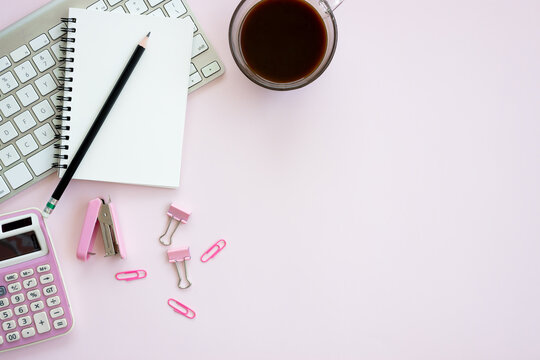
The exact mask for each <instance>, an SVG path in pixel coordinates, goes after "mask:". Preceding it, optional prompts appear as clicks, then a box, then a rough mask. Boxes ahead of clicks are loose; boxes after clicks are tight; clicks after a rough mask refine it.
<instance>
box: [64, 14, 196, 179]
mask: <svg viewBox="0 0 540 360" xmlns="http://www.w3.org/2000/svg"><path fill="white" fill-rule="evenodd" d="M69 16H70V17H72V18H76V19H77V22H76V23H74V24H72V25H70V27H73V28H75V29H76V32H75V33H73V34H72V37H74V38H75V39H76V41H75V43H73V44H69V45H67V46H68V47H73V48H74V49H75V52H74V53H73V54H72V56H73V58H74V62H73V63H67V66H72V67H73V69H74V71H73V74H72V76H73V82H72V83H71V85H69V84H66V85H68V86H71V87H72V88H73V90H72V93H71V94H70V93H66V96H71V97H72V101H71V102H68V103H65V104H64V106H70V107H71V111H70V112H66V113H65V114H64V115H69V116H70V117H71V121H69V122H65V125H69V126H70V130H69V131H67V132H66V133H65V135H69V140H66V141H63V144H64V145H68V146H69V149H68V150H63V152H62V154H67V155H68V157H69V159H72V157H73V156H74V154H75V151H76V150H77V149H78V147H79V145H80V143H81V142H82V140H83V139H84V137H85V135H86V133H87V132H88V129H89V128H90V126H91V125H92V123H93V121H94V119H95V118H96V116H97V114H98V113H99V111H100V109H101V107H102V106H103V104H104V103H105V100H106V99H107V97H108V95H109V93H110V91H111V90H112V88H113V86H114V84H115V83H116V80H117V79H118V77H119V76H120V74H121V73H122V70H123V69H124V67H125V65H126V64H127V62H128V60H129V58H130V57H131V55H132V54H133V51H134V50H135V48H136V46H137V44H138V43H139V42H140V40H141V39H142V38H143V37H144V36H145V35H146V34H147V33H148V32H149V31H151V32H152V33H151V35H150V38H149V41H148V45H147V47H146V51H145V52H144V54H143V55H142V57H141V59H140V61H139V63H138V65H137V67H136V68H135V70H134V71H133V73H132V74H131V77H130V79H129V81H128V82H127V84H126V85H125V87H124V90H123V91H122V93H121V94H120V96H119V98H118V100H117V101H116V104H115V105H114V107H113V109H112V110H111V112H110V113H109V116H108V117H107V119H106V120H105V123H104V124H103V126H102V127H101V130H100V131H99V133H98V135H97V137H96V138H95V140H94V142H93V143H92V145H91V147H90V149H89V150H88V152H87V153H86V156H85V157H84V159H83V161H82V163H81V165H80V166H79V169H78V170H77V171H76V173H75V176H74V178H76V179H84V180H96V181H110V182H118V183H127V184H140V185H150V186H160V187H177V186H178V185H179V183H180V163H181V158H182V140H183V135H184V121H185V114H186V100H187V91H188V78H189V64H190V59H191V47H192V40H193V39H192V36H193V29H192V27H191V25H190V23H189V22H187V21H184V20H180V19H170V18H155V17H151V16H139V15H128V14H117V13H105V12H97V11H91V10H83V9H69ZM70 35H71V34H70ZM70 55H71V54H70V53H68V57H70ZM67 76H71V74H68V75H67ZM67 162H68V163H69V160H67ZM63 173H64V171H61V172H60V176H62V175H63Z"/></svg>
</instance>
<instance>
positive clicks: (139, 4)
mask: <svg viewBox="0 0 540 360" xmlns="http://www.w3.org/2000/svg"><path fill="white" fill-rule="evenodd" d="M126 7H127V9H128V11H129V12H130V13H131V14H137V15H140V14H142V13H143V12H145V11H146V10H148V7H147V6H146V4H145V3H144V0H129V1H127V2H126Z"/></svg>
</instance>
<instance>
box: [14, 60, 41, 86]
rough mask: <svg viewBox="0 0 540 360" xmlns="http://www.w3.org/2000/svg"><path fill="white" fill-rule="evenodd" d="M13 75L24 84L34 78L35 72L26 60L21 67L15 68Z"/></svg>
mask: <svg viewBox="0 0 540 360" xmlns="http://www.w3.org/2000/svg"><path fill="white" fill-rule="evenodd" d="M15 74H17V77H18V78H19V80H20V81H21V82H22V83H23V84H24V83H25V82H27V81H28V80H30V79H33V78H34V77H36V75H37V72H36V70H34V67H33V66H32V65H31V64H30V61H28V60H26V61H25V62H23V63H22V64H21V65H19V66H17V67H15Z"/></svg>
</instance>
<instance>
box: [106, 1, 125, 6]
mask: <svg viewBox="0 0 540 360" xmlns="http://www.w3.org/2000/svg"><path fill="white" fill-rule="evenodd" d="M120 1H122V0H107V2H108V3H109V5H111V6H114V5H116V4H118V3H119V2H120Z"/></svg>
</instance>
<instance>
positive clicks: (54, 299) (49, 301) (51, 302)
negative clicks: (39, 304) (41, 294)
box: [47, 296, 60, 307]
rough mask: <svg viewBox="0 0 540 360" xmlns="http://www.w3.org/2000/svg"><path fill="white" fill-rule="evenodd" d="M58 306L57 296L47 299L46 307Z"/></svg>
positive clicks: (58, 299)
mask: <svg viewBox="0 0 540 360" xmlns="http://www.w3.org/2000/svg"><path fill="white" fill-rule="evenodd" d="M56 305H60V298H59V297H58V296H53V297H50V298H48V299H47V306H49V307H50V306H56Z"/></svg>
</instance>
